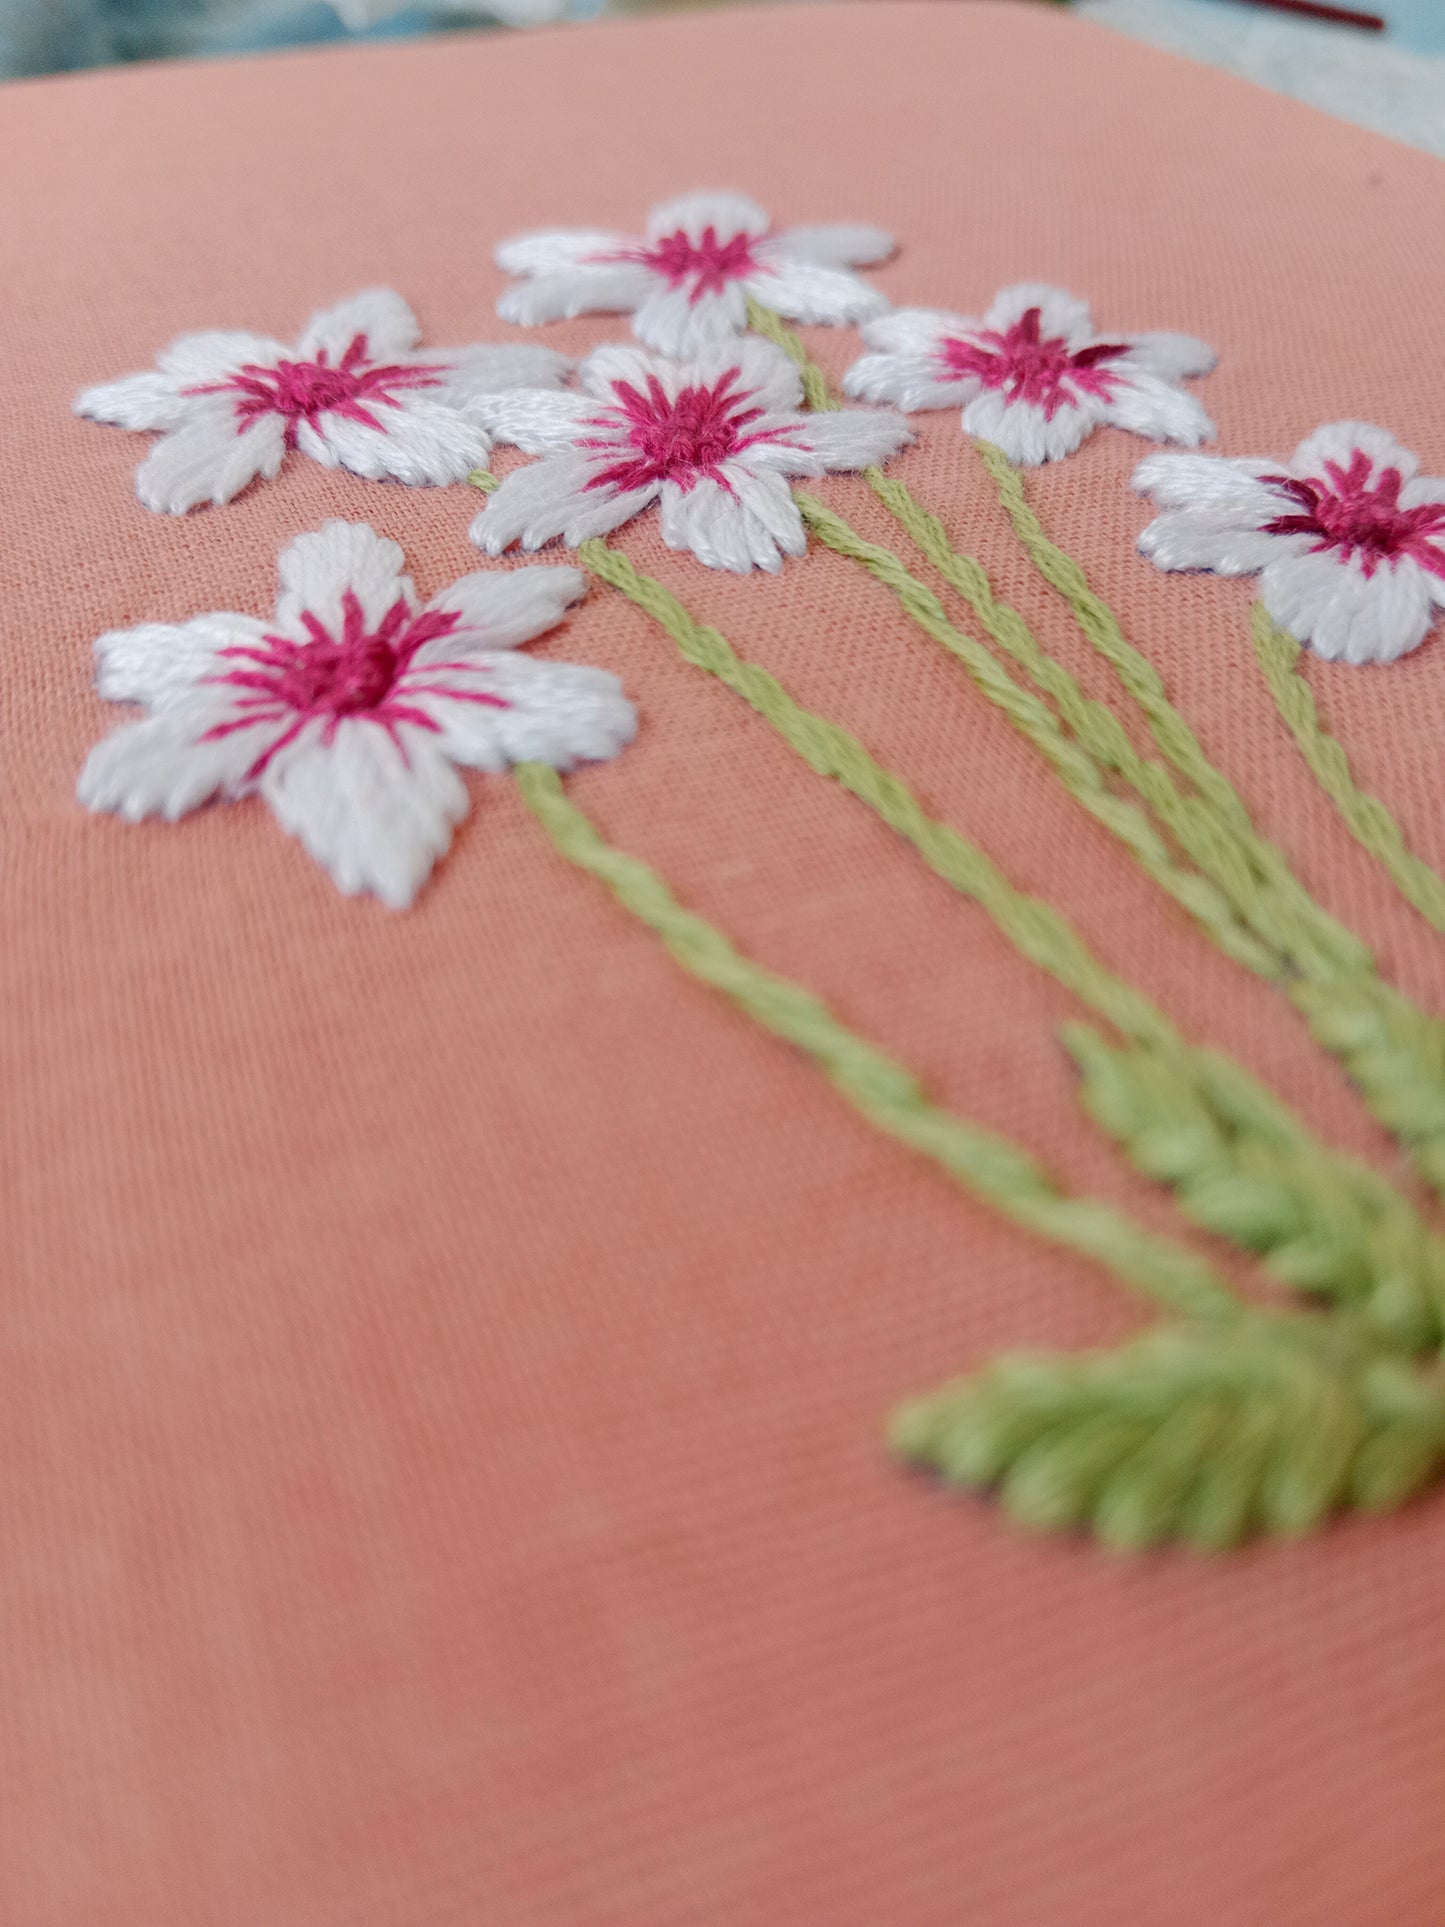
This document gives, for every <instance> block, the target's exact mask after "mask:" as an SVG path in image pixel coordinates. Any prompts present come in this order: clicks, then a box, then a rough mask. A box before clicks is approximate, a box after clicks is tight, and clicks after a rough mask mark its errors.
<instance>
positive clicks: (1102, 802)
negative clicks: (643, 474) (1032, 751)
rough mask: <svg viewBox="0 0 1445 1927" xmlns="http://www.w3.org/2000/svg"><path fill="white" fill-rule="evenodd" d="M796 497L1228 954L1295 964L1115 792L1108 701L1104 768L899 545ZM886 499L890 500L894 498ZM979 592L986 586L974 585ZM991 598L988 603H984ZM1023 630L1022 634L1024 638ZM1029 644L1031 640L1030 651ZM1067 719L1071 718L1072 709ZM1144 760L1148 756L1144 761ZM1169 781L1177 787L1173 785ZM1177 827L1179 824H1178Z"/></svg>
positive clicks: (828, 540) (1279, 967)
mask: <svg viewBox="0 0 1445 1927" xmlns="http://www.w3.org/2000/svg"><path fill="white" fill-rule="evenodd" d="M886 486H888V487H889V488H890V490H891V489H893V488H894V487H896V485H895V484H887V485H886ZM899 493H900V494H901V495H902V496H903V497H905V498H906V507H905V513H907V512H908V511H909V510H914V511H917V513H918V515H921V514H922V513H923V512H922V511H921V510H918V505H917V504H916V503H915V502H914V501H913V499H912V497H911V496H909V495H908V491H907V490H906V489H903V490H900V491H899ZM793 499H794V501H795V502H796V503H797V505H798V508H799V511H800V513H801V514H802V517H803V520H804V521H805V522H806V523H807V525H808V527H809V528H810V529H811V530H812V531H813V533H814V534H815V535H816V536H817V537H818V539H819V540H820V541H821V542H823V543H825V544H826V546H827V547H828V548H830V549H833V550H834V551H835V552H836V553H837V554H839V555H844V556H847V557H848V558H849V559H850V560H852V561H855V562H860V563H862V565H863V567H864V568H865V569H867V570H868V572H869V573H870V574H871V575H873V576H875V577H876V578H877V579H878V581H880V582H882V583H883V584H884V586H885V587H886V588H889V589H891V590H892V591H893V593H894V595H895V596H896V597H897V598H898V601H899V602H900V603H901V604H902V606H903V608H904V610H905V611H906V613H907V614H908V615H909V616H910V617H911V618H912V620H913V621H914V622H915V623H917V625H918V627H919V628H920V629H922V630H923V631H924V633H925V634H926V635H929V636H931V637H932V638H933V639H934V641H935V642H937V643H940V644H941V645H942V646H943V648H944V649H946V650H947V651H948V653H949V654H950V655H951V656H952V657H953V658H954V660H955V661H957V662H959V663H961V664H962V666H963V668H964V669H965V670H966V671H967V673H968V675H969V677H970V678H971V679H972V681H973V683H974V684H975V685H976V687H977V688H978V689H979V690H980V691H981V693H982V694H983V695H984V696H985V697H986V698H987V699H988V701H989V702H991V703H992V704H993V705H994V707H995V708H996V709H999V710H1001V711H1002V712H1003V714H1004V715H1005V716H1006V717H1007V718H1008V720H1009V722H1011V723H1012V724H1013V726H1014V728H1015V729H1017V730H1018V731H1019V733H1020V734H1021V735H1023V736H1025V737H1027V738H1028V740H1029V741H1030V742H1031V743H1032V744H1033V745H1034V747H1035V748H1036V749H1037V750H1039V752H1040V753H1041V754H1042V755H1043V756H1044V757H1045V758H1046V759H1047V760H1048V761H1049V762H1050V763H1051V764H1052V765H1053V768H1054V770H1055V772H1056V773H1057V775H1058V776H1059V778H1060V780H1061V781H1062V783H1063V784H1064V787H1065V788H1066V789H1067V790H1068V791H1069V792H1070V794H1071V795H1072V796H1074V797H1075V798H1076V800H1077V801H1078V802H1079V803H1081V804H1082V805H1083V807H1084V808H1085V809H1086V810H1087V811H1088V812H1089V814H1090V815H1091V816H1093V817H1095V818H1097V820H1098V821H1099V822H1101V823H1102V824H1103V825H1104V827H1105V829H1107V830H1108V831H1109V832H1110V833H1111V834H1112V835H1113V836H1115V837H1117V838H1118V840H1119V841H1120V842H1121V843H1122V844H1123V845H1124V846H1125V848H1126V849H1127V850H1128V851H1129V852H1130V854H1131V855H1132V856H1133V857H1134V858H1135V860H1136V861H1137V862H1138V864H1139V866H1140V868H1141V869H1143V870H1144V871H1145V873H1146V874H1147V875H1149V876H1151V877H1153V878H1154V880H1155V882H1156V883H1158V884H1159V885H1160V886H1161V888H1162V889H1163V890H1165V891H1166V893H1167V894H1168V895H1169V896H1171V897H1172V898H1173V899H1174V901H1175V902H1176V903H1177V904H1179V905H1180V907H1181V908H1182V909H1183V910H1185V911H1187V913H1188V914H1189V915H1190V916H1192V917H1193V918H1195V920H1196V921H1197V922H1199V923H1201V924H1202V925H1203V926H1204V927H1205V929H1206V930H1207V931H1208V932H1209V934H1210V936H1211V937H1213V939H1214V941H1215V942H1216V943H1217V944H1218V945H1219V948H1220V949H1221V950H1223V951H1224V953H1225V954H1226V956H1230V957H1233V958H1235V959H1236V960H1237V961H1238V962H1240V963H1242V964H1245V965H1246V966H1247V967H1248V968H1249V969H1250V970H1253V971H1255V972H1256V973H1257V974H1258V975H1259V976H1261V977H1271V978H1277V977H1281V976H1283V975H1284V973H1285V968H1286V966H1285V964H1284V961H1283V960H1282V959H1281V958H1280V957H1279V956H1278V954H1277V952H1276V951H1274V950H1272V949H1270V948H1269V947H1268V946H1267V945H1265V944H1263V943H1261V942H1260V941H1259V939H1258V938H1256V937H1255V936H1253V935H1251V933H1250V932H1249V930H1247V929H1246V928H1245V927H1244V925H1243V924H1242V923H1241V922H1240V920H1239V918H1238V916H1237V915H1236V914H1235V910H1234V906H1233V905H1232V903H1231V902H1230V901H1229V898H1228V897H1227V896H1226V895H1225V894H1224V893H1223V892H1222V891H1221V890H1219V889H1218V888H1217V887H1216V885H1215V884H1214V883H1213V882H1211V881H1210V879H1209V878H1208V877H1206V876H1201V875H1200V874H1199V873H1198V872H1197V871H1192V870H1186V869H1181V868H1180V866H1179V865H1178V864H1177V863H1176V862H1175V860H1174V858H1173V856H1172V854H1171V852H1170V850H1169V847H1168V845H1167V844H1166V843H1165V842H1164V840H1163V838H1162V837H1161V836H1160V835H1159V832H1158V831H1157V830H1156V829H1155V828H1154V825H1153V824H1152V823H1151V822H1150V821H1149V819H1148V817H1147V816H1145V815H1144V813H1143V811H1142V810H1140V809H1139V808H1138V807H1137V806H1136V805H1135V804H1133V803H1130V802H1127V801H1126V800H1125V799H1124V798H1122V797H1120V796H1117V795H1115V794H1114V792H1113V791H1112V790H1111V789H1109V787H1108V784H1107V781H1106V778H1105V769H1106V768H1109V767H1112V768H1115V769H1119V768H1121V767H1122V766H1123V764H1124V762H1125V759H1126V756H1134V754H1135V753H1134V751H1133V749H1132V746H1131V745H1130V744H1129V742H1128V739H1127V737H1125V735H1124V731H1123V729H1122V728H1121V727H1120V725H1119V724H1118V722H1117V719H1116V718H1115V717H1114V716H1113V714H1112V712H1110V711H1108V710H1103V709H1102V705H1098V704H1096V705H1095V707H1096V708H1099V709H1101V710H1102V713H1103V714H1104V715H1105V716H1107V717H1108V718H1109V722H1110V723H1111V724H1113V726H1114V729H1115V730H1116V731H1117V733H1118V736H1119V737H1120V739H1121V746H1120V747H1119V748H1117V749H1115V750H1114V751H1113V752H1112V753H1111V756H1110V759H1109V762H1108V763H1106V764H1105V765H1104V767H1103V768H1101V767H1100V763H1099V762H1098V761H1096V760H1095V758H1094V756H1093V755H1092V754H1091V753H1090V750H1091V748H1092V745H1091V744H1086V743H1085V742H1084V741H1083V740H1082V737H1081V732H1080V730H1079V729H1078V727H1077V726H1075V736H1076V737H1078V738H1080V740H1078V741H1072V742H1071V741H1070V739H1069V738H1068V737H1067V736H1066V735H1065V733H1064V731H1063V728H1062V727H1061V725H1060V722H1059V719H1058V717H1057V716H1055V714H1054V712H1053V711H1052V710H1051V709H1050V708H1049V707H1048V705H1047V704H1046V703H1043V702H1041V701H1040V700H1039V699H1038V697H1037V696H1034V695H1032V694H1030V692H1029V691H1028V690H1026V689H1021V688H1020V687H1019V685H1018V684H1017V683H1016V682H1015V681H1014V680H1013V678H1012V676H1010V675H1009V673H1008V671H1007V669H1006V668H1004V666H1003V664H1002V663H1000V662H999V660H998V658H997V657H996V656H994V655H993V654H992V653H991V652H990V651H989V650H987V649H986V648H984V646H983V644H982V643H980V642H977V641H975V640H974V638H973V637H972V636H968V635H965V634H964V633H963V632H962V631H961V630H959V629H957V628H955V627H954V625H953V624H952V623H951V622H950V621H949V620H948V617H947V616H946V614H945V613H944V609H943V605H942V604H941V603H940V602H939V600H938V598H937V596H935V595H934V594H933V592H932V591H931V590H930V589H928V588H926V587H925V586H924V585H923V583H921V582H919V581H918V580H917V578H916V577H914V576H912V575H910V574H909V572H908V570H907V569H905V568H904V566H903V564H902V563H901V562H900V561H899V559H898V557H897V556H896V555H894V554H893V553H892V551H891V550H889V549H883V548H879V547H877V545H876V544H874V543H872V542H867V541H865V540H864V539H863V537H862V536H860V535H858V534H857V533H856V531H855V530H853V529H851V528H849V526H848V524H847V523H846V522H844V521H843V520H842V518H841V517H840V516H837V515H835V514H834V513H833V511H832V510H831V509H830V508H828V507H827V506H826V505H825V504H824V503H823V502H820V501H819V500H818V498H817V497H816V496H814V495H809V494H807V493H806V492H805V491H804V490H802V489H794V491H793ZM885 499H888V498H886V497H885ZM899 519H900V520H902V519H903V517H902V516H900V518H899ZM910 519H915V520H916V517H913V516H910ZM929 520H932V518H931V517H930V518H929ZM905 526H906V524H905ZM935 526H937V525H936V524H935ZM938 533H939V536H940V537H942V534H943V531H942V529H941V527H939V528H938ZM949 556H950V559H951V560H952V561H954V562H962V561H963V558H962V557H955V556H953V555H952V551H949ZM930 559H932V558H931V557H930ZM971 567H972V568H973V569H974V570H977V573H978V576H979V577H981V578H982V595H981V596H979V597H978V602H976V604H975V606H976V607H977V606H978V604H979V603H982V606H983V607H984V608H987V609H988V610H989V619H988V621H987V623H986V626H987V627H988V628H989V629H990V632H991V633H996V632H997V631H1000V630H1001V631H1002V632H1003V633H1004V634H1006V635H1008V636H1009V638H1010V642H1009V647H1010V653H1011V654H1025V655H1031V656H1036V657H1038V658H1039V660H1040V662H1041V663H1042V664H1048V665H1049V667H1050V668H1052V667H1053V666H1054V665H1053V664H1052V661H1051V659H1050V658H1049V657H1046V656H1044V654H1043V652H1042V650H1040V649H1039V648H1038V645H1037V643H1035V642H1034V641H1033V638H1032V636H1030V635H1029V634H1028V631H1027V629H1026V628H1025V627H1024V624H1023V618H1022V617H1021V616H1019V615H1018V614H1017V612H1016V611H1014V610H1011V609H1008V608H1007V607H1006V605H1002V604H998V603H995V602H994V600H993V597H992V595H991V593H990V591H989V589H988V578H987V576H985V575H984V573H983V570H982V569H981V568H980V567H979V565H978V564H977V563H974V564H972V565H971ZM955 573H956V572H955ZM976 589H977V585H975V590H976ZM985 597H986V598H987V600H986V601H984V600H983V599H984V598H985ZM970 600H971V601H972V600H974V597H973V596H970ZM981 612H982V611H981V610H980V613H981ZM1010 618H1012V620H1010ZM1019 631H1022V634H1021V635H1020V634H1019V633H1018V632H1019ZM1024 637H1027V638H1028V641H1027V644H1026V643H1025V642H1024V640H1023V638H1024ZM1029 645H1032V648H1031V649H1030V648H1029ZM1061 675H1062V680H1064V681H1066V682H1068V683H1069V684H1071V685H1072V686H1073V688H1074V690H1075V691H1076V693H1077V694H1078V695H1079V697H1080V699H1081V701H1082V700H1083V696H1082V691H1079V690H1078V688H1077V685H1076V684H1073V678H1072V677H1069V676H1067V674H1066V672H1061ZM1038 680H1039V681H1040V682H1041V683H1042V684H1044V686H1046V687H1047V684H1048V682H1049V680H1050V678H1049V677H1048V675H1047V673H1046V672H1045V673H1044V674H1042V675H1040V676H1039V678H1038ZM1049 693H1050V694H1053V693H1054V691H1053V690H1052V689H1051V690H1050V691H1049ZM1065 720H1072V719H1070V718H1069V717H1067V716H1066V718H1065ZM1136 760H1138V761H1142V759H1141V758H1136ZM1168 787H1169V788H1170V789H1171V791H1172V788H1173V786H1172V784H1171V785H1169V786H1168ZM1179 800H1181V801H1182V800H1183V799H1179ZM1200 826H1201V827H1202V828H1205V829H1210V828H1212V819H1209V818H1203V819H1202V822H1201V825H1200ZM1170 827H1171V828H1174V827H1175V826H1174V825H1173V824H1170ZM1182 840H1183V839H1182V838H1181V841H1182ZM1186 847H1187V846H1186ZM1231 854H1232V852H1231V851H1230V850H1228V849H1226V850H1225V852H1224V856H1225V859H1226V861H1227V860H1228V858H1229V857H1230V855H1231Z"/></svg>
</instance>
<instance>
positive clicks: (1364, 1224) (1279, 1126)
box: [1062, 1024, 1445, 1353]
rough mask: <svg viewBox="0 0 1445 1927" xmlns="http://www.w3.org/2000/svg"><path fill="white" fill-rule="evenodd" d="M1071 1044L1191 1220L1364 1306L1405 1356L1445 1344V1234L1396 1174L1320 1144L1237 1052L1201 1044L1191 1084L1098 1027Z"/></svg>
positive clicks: (1118, 1131)
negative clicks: (1393, 1179) (1398, 1185)
mask: <svg viewBox="0 0 1445 1927" xmlns="http://www.w3.org/2000/svg"><path fill="white" fill-rule="evenodd" d="M1062 1037H1063V1041H1064V1044H1065V1047H1066V1048H1067V1049H1068V1051H1069V1053H1070V1055H1071V1056H1072V1057H1073V1059H1074V1063H1075V1065H1076V1066H1077V1068H1078V1070H1079V1073H1080V1092H1081V1096H1082V1099H1083V1103H1084V1107H1085V1109H1086V1110H1087V1111H1088V1112H1089V1114H1090V1116H1091V1117H1092V1118H1093V1119H1094V1121H1095V1122H1096V1123H1097V1124H1098V1125H1099V1126H1100V1128H1101V1129H1102V1130H1104V1131H1105V1132H1106V1134H1107V1135H1108V1136H1110V1137H1111V1138H1113V1139H1114V1141H1115V1142H1116V1143H1117V1144H1119V1145H1120V1146H1121V1147H1122V1149H1123V1150H1124V1152H1125V1154H1126V1155H1127V1156H1128V1158H1129V1159H1130V1161H1131V1163H1133V1164H1134V1165H1135V1166H1136V1167H1137V1168H1138V1169H1139V1170H1140V1171H1142V1172H1144V1174H1145V1175H1146V1176H1147V1177H1150V1178H1153V1179H1155V1180H1156V1181H1157V1182H1159V1183H1162V1184H1165V1185H1168V1186H1169V1188H1170V1189H1171V1190H1172V1192H1173V1194H1174V1196H1175V1198H1176V1199H1177V1200H1178V1202H1179V1205H1180V1208H1181V1209H1182V1210H1183V1211H1184V1213H1185V1215H1186V1216H1187V1217H1189V1218H1192V1219H1193V1221H1194V1222H1195V1223H1196V1224H1198V1225H1201V1226H1202V1227H1203V1228H1204V1229H1205V1230H1206V1231H1211V1232H1213V1233H1215V1234H1216V1236H1219V1237H1223V1238H1227V1239H1228V1240H1229V1241H1230V1242H1231V1243H1232V1244H1234V1245H1236V1246H1239V1247H1242V1248H1243V1249H1244V1250H1246V1251H1251V1252H1255V1253H1257V1254H1258V1255H1259V1256H1260V1257H1261V1258H1262V1259H1263V1260H1264V1262H1265V1264H1266V1266H1267V1268H1268V1269H1269V1271H1270V1272H1271V1273H1272V1274H1273V1275H1274V1276H1275V1277H1276V1278H1277V1279H1278V1280H1279V1281H1280V1282H1281V1283H1282V1284H1285V1285H1288V1286H1289V1287H1291V1288H1292V1289H1293V1290H1296V1291H1303V1292H1307V1293H1311V1294H1314V1295H1316V1296H1318V1297H1323V1298H1329V1299H1331V1300H1333V1301H1335V1302H1336V1303H1338V1304H1342V1305H1344V1306H1345V1307H1346V1308H1348V1309H1351V1310H1353V1311H1354V1312H1356V1313H1357V1314H1358V1315H1359V1317H1360V1318H1361V1320H1362V1321H1363V1322H1364V1323H1365V1324H1366V1325H1368V1326H1369V1327H1370V1329H1371V1330H1373V1331H1374V1332H1375V1333H1376V1334H1377V1335H1378V1336H1379V1337H1380V1338H1381V1339H1382V1340H1384V1341H1385V1342H1387V1343H1389V1344H1390V1345H1392V1346H1393V1347H1395V1349H1397V1350H1401V1351H1407V1352H1411V1353H1420V1352H1425V1351H1430V1350H1439V1349H1441V1348H1442V1347H1445V1239H1442V1238H1441V1237H1440V1236H1439V1235H1438V1234H1437V1233H1436V1232H1435V1231H1433V1230H1432V1229H1431V1228H1430V1227H1429V1226H1428V1225H1427V1224H1425V1222H1424V1221H1423V1219H1421V1217H1420V1216H1419V1215H1418V1213H1417V1212H1415V1211H1414V1210H1413V1209H1412V1207H1411V1206H1410V1205H1409V1203H1408V1202H1407V1201H1406V1200H1405V1198H1403V1197H1402V1196H1401V1195H1400V1193H1399V1192H1398V1191H1396V1190H1395V1188H1394V1187H1393V1185H1391V1184H1390V1183H1389V1182H1388V1181H1387V1180H1386V1179H1384V1178H1383V1177H1380V1176H1379V1175H1378V1173H1376V1172H1374V1171H1372V1170H1371V1169H1370V1168H1369V1167H1368V1166H1364V1165H1357V1164H1355V1163H1353V1161H1351V1160H1346V1159H1341V1158H1338V1157H1336V1156H1335V1155H1334V1154H1333V1153H1331V1152H1329V1151H1327V1150H1325V1149H1324V1147H1322V1146H1320V1145H1319V1144H1317V1143H1316V1142H1315V1141H1314V1140H1313V1139H1312V1138H1311V1137H1310V1134H1309V1133H1308V1132H1307V1131H1306V1130H1305V1129H1304V1127H1303V1126H1302V1125H1301V1124H1300V1122H1299V1120H1298V1119H1297V1118H1296V1117H1295V1116H1294V1115H1293V1114H1292V1113H1291V1112H1290V1111H1289V1110H1288V1109H1287V1108H1286V1107H1285V1106H1284V1105H1282V1104H1280V1103H1279V1102H1278V1101H1277V1100H1276V1099H1275V1098H1273V1097H1272V1096H1271V1094H1270V1093H1269V1092H1267V1091H1266V1090H1265V1089H1264V1087H1263V1086H1262V1085H1260V1084H1259V1083H1258V1082H1257V1081H1256V1080H1255V1079H1254V1078H1253V1077H1251V1076H1250V1075H1249V1074H1248V1073H1241V1071H1240V1068H1239V1066H1238V1065H1236V1064H1233V1063H1232V1062H1231V1061H1230V1060H1229V1059H1227V1058H1223V1057H1219V1056H1217V1055H1216V1054H1215V1053H1213V1052H1209V1051H1201V1050H1196V1051H1195V1052H1194V1054H1193V1059H1192V1063H1191V1070H1192V1072H1193V1078H1192V1081H1191V1080H1190V1079H1188V1078H1183V1077H1181V1076H1180V1075H1179V1074H1178V1070H1177V1068H1176V1066H1175V1065H1173V1064H1172V1063H1170V1062H1168V1061H1167V1060H1165V1059H1163V1058H1161V1057H1160V1056H1159V1054H1158V1053H1157V1052H1154V1051H1150V1050H1147V1049H1144V1048H1141V1047H1139V1046H1137V1045H1126V1046H1124V1047H1122V1048H1116V1047H1115V1046H1113V1045H1111V1044H1109V1043H1108V1042H1107V1041H1106V1040H1105V1039H1104V1038H1102V1037H1100V1036H1099V1034H1098V1033H1097V1031H1094V1030H1092V1029H1090V1028H1089V1027H1088V1026H1087V1025H1084V1024H1069V1025H1067V1026H1065V1028H1064V1030H1063V1032H1062Z"/></svg>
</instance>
